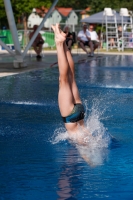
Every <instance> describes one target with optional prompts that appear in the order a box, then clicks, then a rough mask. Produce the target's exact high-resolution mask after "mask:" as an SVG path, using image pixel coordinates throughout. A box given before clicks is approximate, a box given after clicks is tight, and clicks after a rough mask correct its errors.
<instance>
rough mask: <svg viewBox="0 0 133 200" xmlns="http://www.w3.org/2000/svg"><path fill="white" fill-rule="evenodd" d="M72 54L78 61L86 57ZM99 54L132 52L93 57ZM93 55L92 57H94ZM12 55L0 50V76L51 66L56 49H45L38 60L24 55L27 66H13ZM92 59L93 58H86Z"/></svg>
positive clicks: (73, 52)
mask: <svg viewBox="0 0 133 200" xmlns="http://www.w3.org/2000/svg"><path fill="white" fill-rule="evenodd" d="M72 55H73V58H74V61H75V62H79V61H80V60H81V61H82V60H84V59H86V58H87V57H86V54H85V53H84V52H83V51H82V50H80V51H79V52H77V50H73V51H72ZM99 55H104V56H105V55H133V53H128V52H127V53H125V52H117V53H116V52H114V53H112V52H102V53H97V52H96V53H95V57H96V56H99ZM95 57H94V58H95ZM13 59H14V58H13V57H12V56H11V55H9V54H8V53H6V52H0V77H4V76H9V75H13V74H18V73H24V72H26V71H31V70H36V69H43V68H46V67H53V66H54V64H55V63H57V55H56V51H46V52H45V54H44V57H42V59H41V60H40V61H37V60H36V56H35V54H32V57H31V56H30V55H27V56H26V58H25V59H26V62H27V67H23V68H19V69H15V68H14V67H13ZM87 59H91V60H92V59H93V58H87Z"/></svg>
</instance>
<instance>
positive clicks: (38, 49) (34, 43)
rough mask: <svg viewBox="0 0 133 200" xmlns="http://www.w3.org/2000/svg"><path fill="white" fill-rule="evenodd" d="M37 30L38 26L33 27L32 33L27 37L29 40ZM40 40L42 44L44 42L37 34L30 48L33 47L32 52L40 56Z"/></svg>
mask: <svg viewBox="0 0 133 200" xmlns="http://www.w3.org/2000/svg"><path fill="white" fill-rule="evenodd" d="M37 28H38V26H37V25H35V26H34V30H33V32H31V33H30V35H29V38H30V39H31V38H32V36H33V35H34V33H35V32H36V30H37ZM40 40H41V41H42V42H43V43H44V40H43V38H42V36H41V34H40V33H38V35H37V37H36V39H35V40H34V42H33V44H32V46H33V48H34V51H35V52H36V54H37V55H40V54H41V52H42V47H43V43H42V44H38V41H40Z"/></svg>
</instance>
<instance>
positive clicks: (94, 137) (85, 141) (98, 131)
mask: <svg viewBox="0 0 133 200" xmlns="http://www.w3.org/2000/svg"><path fill="white" fill-rule="evenodd" d="M98 104H99V103H98ZM98 104H97V101H95V102H94V104H93V106H92V109H91V111H89V113H90V114H89V116H87V119H86V121H85V123H86V128H85V129H82V128H81V127H79V131H78V132H77V133H75V134H73V135H71V134H68V133H67V132H66V131H65V129H64V128H58V129H56V130H55V132H54V136H53V138H52V143H53V144H56V143H59V142H62V141H65V140H70V141H72V142H73V143H74V145H75V146H76V148H77V150H78V151H79V153H80V155H81V157H82V158H83V159H84V160H86V162H88V163H89V164H90V165H93V166H94V165H101V164H102V163H103V161H104V160H105V159H106V158H107V155H108V154H107V152H108V147H109V145H110V141H111V136H110V134H109V133H108V132H107V129H106V128H105V127H104V125H103V123H102V122H101V121H100V120H101V118H102V116H103V113H104V111H103V110H102V112H100V111H99V110H98ZM86 110H87V109H86Z"/></svg>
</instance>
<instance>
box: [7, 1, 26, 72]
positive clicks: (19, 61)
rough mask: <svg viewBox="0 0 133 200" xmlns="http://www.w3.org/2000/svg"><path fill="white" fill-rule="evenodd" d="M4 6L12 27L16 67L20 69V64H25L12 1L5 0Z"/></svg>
mask: <svg viewBox="0 0 133 200" xmlns="http://www.w3.org/2000/svg"><path fill="white" fill-rule="evenodd" d="M4 4H5V10H6V15H7V18H8V23H9V27H10V30H11V33H12V38H13V42H14V46H15V58H16V60H14V67H16V68H18V67H20V64H23V57H22V54H21V47H20V43H19V40H18V33H17V28H16V23H15V19H14V15H13V10H12V6H11V2H10V0H4Z"/></svg>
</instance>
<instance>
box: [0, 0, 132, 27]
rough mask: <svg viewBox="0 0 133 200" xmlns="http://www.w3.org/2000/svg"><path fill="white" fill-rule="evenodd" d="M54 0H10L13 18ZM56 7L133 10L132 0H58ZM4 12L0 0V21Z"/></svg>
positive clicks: (2, 19)
mask: <svg viewBox="0 0 133 200" xmlns="http://www.w3.org/2000/svg"><path fill="white" fill-rule="evenodd" d="M53 2H54V0H28V1H27V0H11V4H12V7H13V12H14V16H15V20H16V22H17V19H18V17H20V16H22V14H23V13H25V14H27V15H29V14H30V13H31V11H32V9H33V8H40V7H42V6H44V7H47V8H49V7H50V6H51V4H52V3H53ZM57 6H58V7H72V8H73V9H74V10H82V9H85V8H87V7H91V12H90V14H93V13H96V12H100V11H102V10H104V8H105V7H109V8H112V9H115V10H117V11H119V10H120V8H122V7H123V8H127V9H129V10H132V11H133V0H127V1H125V0H113V1H112V0H69V1H68V0H59V1H58V4H57ZM6 19H7V17H6V12H5V7H4V0H0V23H1V24H2V23H4V21H6Z"/></svg>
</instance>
